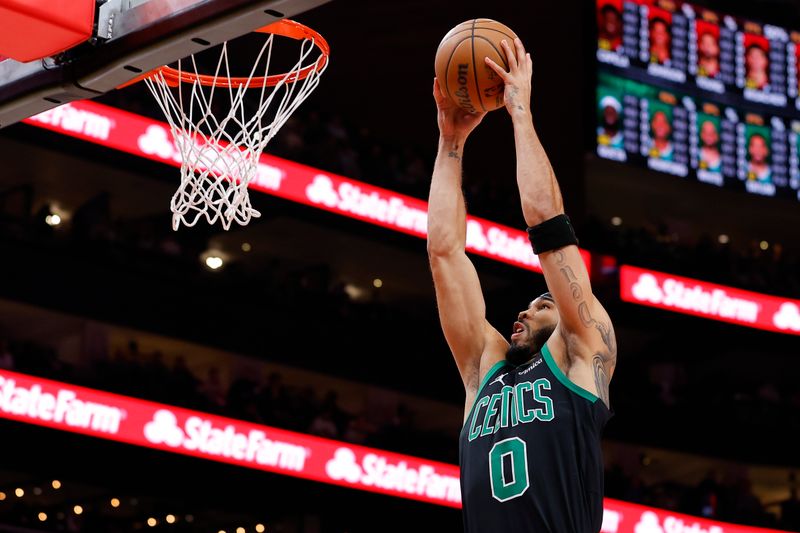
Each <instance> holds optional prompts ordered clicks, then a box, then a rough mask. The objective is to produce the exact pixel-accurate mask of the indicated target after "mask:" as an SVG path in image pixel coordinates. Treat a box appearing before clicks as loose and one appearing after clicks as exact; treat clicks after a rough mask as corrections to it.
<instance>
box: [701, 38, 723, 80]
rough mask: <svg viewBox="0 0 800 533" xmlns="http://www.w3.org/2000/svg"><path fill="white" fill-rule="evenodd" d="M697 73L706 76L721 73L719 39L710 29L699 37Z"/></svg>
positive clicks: (711, 76) (709, 76)
mask: <svg viewBox="0 0 800 533" xmlns="http://www.w3.org/2000/svg"><path fill="white" fill-rule="evenodd" d="M697 73H698V74H699V75H700V76H705V77H706V78H713V77H715V76H716V75H717V73H719V41H718V40H717V37H716V35H714V34H713V33H711V32H710V31H707V32H705V33H702V34H700V35H699V36H698V37H697Z"/></svg>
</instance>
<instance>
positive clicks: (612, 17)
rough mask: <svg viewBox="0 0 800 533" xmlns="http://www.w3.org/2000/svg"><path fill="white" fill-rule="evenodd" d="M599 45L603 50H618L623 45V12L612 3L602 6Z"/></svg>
mask: <svg viewBox="0 0 800 533" xmlns="http://www.w3.org/2000/svg"><path fill="white" fill-rule="evenodd" d="M599 19H600V20H599V25H598V32H597V33H598V37H597V46H598V47H599V48H600V49H602V50H612V51H617V50H618V49H619V48H621V47H622V14H621V13H620V12H619V10H618V9H617V8H616V7H615V6H613V5H611V4H605V5H604V6H603V7H601V8H600V13H599Z"/></svg>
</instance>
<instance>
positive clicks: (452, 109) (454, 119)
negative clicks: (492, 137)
mask: <svg viewBox="0 0 800 533" xmlns="http://www.w3.org/2000/svg"><path fill="white" fill-rule="evenodd" d="M433 99H434V100H436V108H437V110H438V117H437V119H438V122H439V134H440V135H441V136H442V137H443V138H460V139H466V138H467V136H468V135H469V134H470V133H471V132H472V130H474V129H475V126H477V125H478V124H480V123H481V120H483V117H484V116H485V115H486V113H485V112H484V113H470V112H469V111H467V110H466V109H462V108H460V107H458V105H457V104H456V103H455V102H454V101H453V100H451V99H450V98H448V97H447V95H446V94H444V92H443V91H442V89H441V87H439V80H437V79H436V78H433Z"/></svg>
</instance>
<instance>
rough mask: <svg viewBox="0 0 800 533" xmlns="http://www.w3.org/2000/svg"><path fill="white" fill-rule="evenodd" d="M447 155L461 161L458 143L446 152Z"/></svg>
mask: <svg viewBox="0 0 800 533" xmlns="http://www.w3.org/2000/svg"><path fill="white" fill-rule="evenodd" d="M447 157H452V158H453V159H455V160H456V161H461V155H460V154H459V153H458V144H456V145H455V146H454V147H453V149H452V150H450V151H449V152H448V153H447Z"/></svg>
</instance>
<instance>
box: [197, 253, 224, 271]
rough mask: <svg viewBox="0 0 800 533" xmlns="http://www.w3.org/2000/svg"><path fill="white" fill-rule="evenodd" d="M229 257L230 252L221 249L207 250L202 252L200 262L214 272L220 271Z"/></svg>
mask: <svg viewBox="0 0 800 533" xmlns="http://www.w3.org/2000/svg"><path fill="white" fill-rule="evenodd" d="M229 259H230V258H229V256H228V254H226V253H224V252H222V251H220V250H206V251H205V252H203V253H202V254H200V262H201V263H202V264H203V265H204V266H205V267H206V268H207V269H209V270H211V271H212V272H216V271H219V270H220V269H221V268H222V267H223V266H225V263H227V262H228V260H229Z"/></svg>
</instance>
